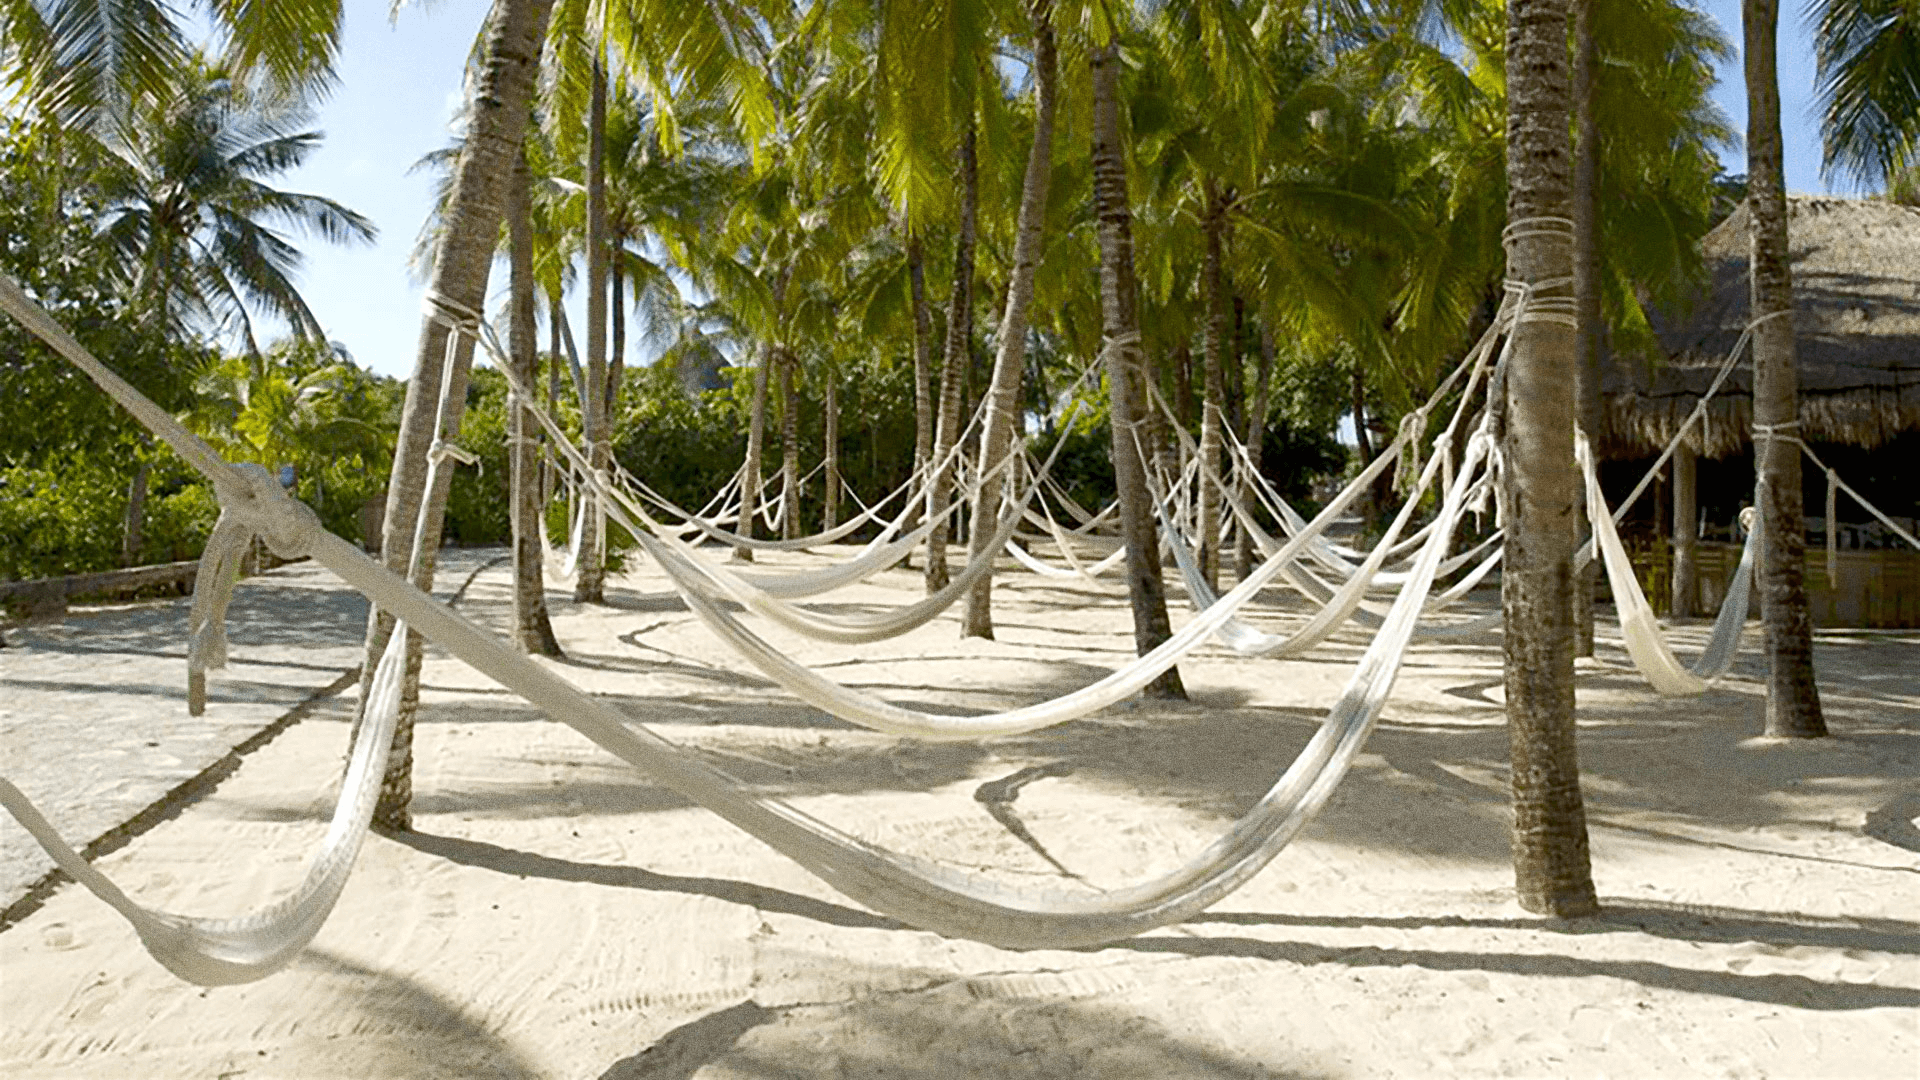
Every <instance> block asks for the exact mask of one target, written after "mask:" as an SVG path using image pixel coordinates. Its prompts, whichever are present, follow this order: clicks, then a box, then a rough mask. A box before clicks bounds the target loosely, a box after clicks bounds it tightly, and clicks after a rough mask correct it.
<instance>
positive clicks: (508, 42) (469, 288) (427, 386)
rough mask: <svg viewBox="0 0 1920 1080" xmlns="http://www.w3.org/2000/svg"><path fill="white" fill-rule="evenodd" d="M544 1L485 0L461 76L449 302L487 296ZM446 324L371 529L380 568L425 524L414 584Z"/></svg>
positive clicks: (391, 765) (411, 663) (456, 371)
mask: <svg viewBox="0 0 1920 1080" xmlns="http://www.w3.org/2000/svg"><path fill="white" fill-rule="evenodd" d="M552 2H553V0H495V3H494V7H493V10H492V12H491V13H490V14H489V15H488V18H487V23H486V25H485V27H484V28H483V29H482V31H481V43H480V48H479V49H478V50H477V51H478V53H479V62H478V64H477V65H476V69H475V75H474V77H473V79H472V80H471V81H470V83H469V86H470V91H469V99H468V106H467V121H466V123H467V130H466V138H465V140H464V141H463V143H462V145H461V148H460V154H459V157H458V159H457V161H456V163H455V165H454V170H453V183H452V186H451V188H450V190H449V193H448V198H447V204H446V210H445V212H444V214H443V227H442V228H441V230H440V234H439V237H438V239H437V241H436V244H435V254H434V258H433V269H432V271H431V273H430V275H429V278H428V288H429V291H430V295H434V296H438V297H441V298H443V301H444V302H445V303H446V304H448V305H451V306H453V308H454V310H455V311H471V312H477V311H479V310H481V306H482V305H483V304H484V303H485V301H486V289H487V276H488V273H489V271H490V270H491V269H492V266H493V253H494V249H495V247H496V245H497V243H498V240H499V235H500V222H501V220H502V218H503V215H504V212H505V205H506V201H507V189H508V181H509V179H510V178H511V177H512V175H513V171H514V161H515V160H516V158H518V156H519V154H520V146H521V140H522V137H523V136H524V135H525V133H526V129H527V126H528V118H529V116H530V114H531V109H530V106H531V104H532V98H533V84H534V77H535V75H536V73H537V71H538V64H539V57H540V43H541V41H542V40H543V39H544V37H545V35H546V25H547V17H548V15H549V14H550V12H551V9H552ZM448 333H449V330H448V327H447V325H446V323H445V322H443V321H442V320H441V319H440V318H438V317H428V318H426V319H424V320H423V321H422V323H421V327H420V344H419V349H418V351H417V352H416V353H415V357H414V370H413V376H412V378H411V379H409V380H408V382H407V398H406V403H405V405H404V406H403V407H402V411H401V415H400V436H399V442H398V445H397V447H396V449H395V452H394V460H393V471H392V475H391V476H390V477H389V480H388V484H387V510H386V519H385V523H384V527H383V530H382V536H381V555H382V558H383V559H384V560H385V562H386V565H387V568H388V569H389V570H392V571H394V572H395V573H406V572H407V562H408V555H409V553H410V551H411V550H412V546H413V537H414V530H415V525H416V523H417V522H418V523H420V524H423V525H424V529H423V530H422V531H421V535H422V537H423V545H424V546H423V550H422V552H421V555H422V558H421V560H420V564H419V568H418V572H417V574H416V575H415V577H414V583H415V584H416V585H418V586H420V587H421V588H426V589H430V588H432V586H433V574H434V566H435V562H436V560H437V557H438V555H439V548H440V529H441V524H442V522H443V520H444V518H445V513H446V502H447V487H448V485H449V484H450V483H451V482H452V476H451V472H450V471H443V472H442V473H441V474H440V480H439V482H438V483H437V484H436V485H435V489H434V490H433V491H431V492H429V491H427V490H426V481H427V453H428V449H429V447H430V446H431V445H432V443H433V441H434V439H435V438H436V437H437V436H444V437H447V438H452V437H453V436H454V435H455V433H457V432H458V430H459V421H460V416H459V414H460V412H461V411H462V409H463V407H464V404H465V399H466V394H465V390H466V382H467V369H468V365H469V364H470V363H471V362H472V359H473V344H472V342H471V341H470V340H469V341H466V342H464V343H462V344H460V345H459V346H458V348H457V349H456V351H455V354H454V358H453V359H454V362H453V363H452V364H451V365H449V366H448V367H449V370H446V371H445V372H444V375H445V378H446V379H447V381H448V386H447V391H448V400H449V402H450V404H451V409H450V411H451V413H452V415H451V416H449V417H448V418H447V426H446V428H445V429H444V430H443V429H442V428H441V427H440V417H439V416H438V404H439V400H440V396H441V394H440V391H441V380H442V374H443V372H442V360H443V358H444V357H445V356H446V352H447V335H448ZM393 628H394V623H393V620H392V619H391V618H390V617H387V616H384V615H382V614H381V613H379V612H377V611H376V612H375V613H374V614H372V615H371V616H370V617H369V619H368V627H367V652H366V656H365V658H364V661H363V664H362V669H361V688H362V693H361V700H362V701H364V700H366V697H367V695H366V689H367V687H368V685H369V684H370V682H371V680H372V678H373V672H374V669H375V668H376V667H377V666H378V665H379V663H380V656H381V654H382V653H383V652H384V651H385V650H386V646H387V639H388V638H389V637H391V636H392V634H393ZM420 660H421V639H420V636H419V634H417V633H412V632H410V633H409V634H408V639H407V664H406V677H405V680H404V685H403V689H402V693H401V703H400V720H399V723H398V725H397V727H396V728H395V731H394V743H393V750H392V753H391V755H390V756H389V758H388V764H387V772H386V775H385V777H383V779H382V783H381V789H380V799H379V802H378V804H377V805H376V807H375V810H374V822H375V824H377V825H378V826H379V827H381V828H384V829H391V830H405V829H407V828H408V827H409V824H410V822H411V820H412V816H411V810H410V805H409V804H410V803H411V801H412V795H413V715H414V713H415V711H416V710H417V709H418V707H419V700H420Z"/></svg>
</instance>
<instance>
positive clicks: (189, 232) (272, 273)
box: [99, 60, 375, 352]
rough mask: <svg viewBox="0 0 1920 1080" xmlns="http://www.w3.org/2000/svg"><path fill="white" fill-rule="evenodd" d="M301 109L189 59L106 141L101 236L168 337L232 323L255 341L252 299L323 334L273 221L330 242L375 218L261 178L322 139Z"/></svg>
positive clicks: (312, 333)
mask: <svg viewBox="0 0 1920 1080" xmlns="http://www.w3.org/2000/svg"><path fill="white" fill-rule="evenodd" d="M310 119H311V116H310V114H309V113H307V111H306V110H305V109H304V108H302V107H299V106H297V105H290V104H288V103H286V102H284V101H275V100H272V99H263V98H261V97H260V96H258V95H257V94H253V93H250V92H249V91H248V90H247V89H246V88H245V87H244V86H242V85H240V84H238V83H236V82H234V80H233V79H232V78H231V77H230V76H229V74H228V73H227V72H226V71H224V70H223V69H221V68H218V67H215V66H211V65H208V64H206V63H204V62H202V61H199V60H194V61H191V62H189V63H188V64H186V65H185V66H184V67H182V68H181V69H180V70H179V71H178V73H177V79H176V82H175V84H174V87H173V89H172V92H171V93H170V94H169V95H168V96H166V97H163V98H159V99H155V100H151V101H149V102H147V103H145V104H144V105H143V106H142V107H141V108H140V109H139V111H138V112H136V113H133V114H130V115H127V116H124V117H121V118H117V119H116V120H115V121H114V123H113V126H112V131H111V133H110V134H109V135H108V136H107V137H106V138H105V139H103V140H102V142H103V145H104V146H105V147H106V149H107V150H108V152H109V154H110V155H111V161H110V164H109V166H108V167H107V168H106V169H105V170H103V172H102V173H101V176H100V179H99V187H100V195H101V197H102V199H103V200H104V209H103V211H102V213H101V236H102V239H104V240H105V241H106V242H107V243H108V244H109V245H110V246H111V247H112V248H113V249H114V250H115V251H116V252H117V253H118V254H119V256H120V262H121V265H122V267H123V268H124V270H125V272H126V273H127V274H128V275H130V277H129V280H128V283H127V284H128V287H129V292H130V294H131V295H133V296H134V297H135V299H136V302H137V303H138V304H139V305H140V307H141V308H142V309H143V310H144V311H145V312H146V313H147V315H148V317H149V318H151V319H153V320H154V322H155V323H156V324H157V325H159V326H160V327H161V328H162V330H163V332H165V333H166V334H168V336H172V337H181V336H188V335H192V334H194V333H195V332H198V331H214V332H221V331H234V332H237V333H238V334H239V335H240V337H241V339H242V341H243V342H244V344H245V346H246V348H247V350H248V351H249V352H253V351H257V345H256V340H255V335H254V327H253V319H252V317H251V314H250V312H249V308H258V309H260V310H263V311H265V312H267V313H269V314H272V315H276V316H279V317H281V318H283V319H285V320H286V321H287V323H288V325H289V326H290V327H291V328H292V330H293V332H294V334H295V335H296V336H300V337H318V336H320V334H321V330H320V325H319V322H318V320H316V319H315V318H314V316H313V313H312V312H311V311H309V310H308V308H307V305H306V301H304V300H303V299H301V297H300V291H299V290H298V289H297V288H295V287H294V284H293V280H292V275H293V274H294V273H295V272H296V271H297V270H298V268H299V265H300V253H299V251H298V250H297V249H296V248H294V247H293V245H292V244H291V243H290V242H288V240H287V239H286V237H285V236H284V235H282V234H281V233H280V232H279V231H277V230H276V229H275V227H274V226H276V225H279V226H283V227H291V228H293V229H295V230H298V231H300V232H305V233H311V234H313V235H317V236H319V237H320V238H321V239H323V240H327V241H329V242H332V243H347V242H352V241H356V240H357V241H363V242H364V241H370V240H372V239H373V236H374V233H375V229H374V227H373V224H372V223H371V222H369V221H368V220H367V219H365V218H363V217H361V216H360V215H359V214H356V213H354V212H353V211H351V210H349V209H347V208H346V207H344V206H341V205H340V204H339V203H337V202H334V201H333V200H332V199H327V198H323V197H321V196H318V195H304V194H300V193H297V192H290V191H281V190H278V189H276V188H273V187H270V186H268V185H267V184H266V183H265V181H266V180H267V179H269V178H271V177H273V176H275V175H278V174H280V173H283V172H286V171H288V170H290V169H293V168H295V167H297V166H299V165H300V164H301V163H302V162H303V161H305V160H306V159H307V157H308V156H309V155H311V154H312V153H313V152H314V151H315V150H317V149H318V148H319V146H320V140H321V134H320V133H319V132H318V131H313V130H302V129H303V128H304V127H305V125H306V123H307V122H308V121H309V120H310Z"/></svg>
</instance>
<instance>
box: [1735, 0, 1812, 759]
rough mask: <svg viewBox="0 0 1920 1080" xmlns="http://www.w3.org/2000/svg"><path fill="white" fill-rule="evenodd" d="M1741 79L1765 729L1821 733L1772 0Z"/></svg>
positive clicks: (1754, 1)
mask: <svg viewBox="0 0 1920 1080" xmlns="http://www.w3.org/2000/svg"><path fill="white" fill-rule="evenodd" d="M1740 10H1741V23H1742V27H1743V29H1744V31H1745V35H1746V49H1745V50H1744V57H1745V60H1746V75H1747V210H1748V213H1749V220H1750V222H1751V228H1752V232H1751V234H1750V235H1751V249H1750V250H1751V252H1752V254H1751V257H1750V259H1749V262H1748V267H1749V268H1750V273H1751V274H1752V304H1751V307H1750V309H1749V310H1751V311H1752V312H1753V318H1754V323H1755V325H1754V332H1753V429H1754V436H1753V448H1754V455H1753V457H1754V471H1755V473H1756V474H1757V475H1756V477H1755V483H1754V496H1753V498H1754V503H1755V505H1757V506H1758V507H1760V513H1761V517H1762V520H1761V523H1760V528H1761V529H1762V531H1763V535H1764V536H1765V537H1766V546H1765V548H1764V551H1763V554H1762V558H1761V562H1760V568H1759V584H1760V596H1761V618H1762V619H1763V620H1764V621H1765V623H1766V628H1767V664H1768V672H1769V675H1768V680H1767V734H1768V735H1773V736H1785V737H1792V738H1815V737H1819V736H1822V735H1825V734H1826V733H1827V724H1826V720H1825V718H1824V716H1823V715H1822V712H1821V708H1820V688H1819V686H1818V685H1817V684H1816V683H1815V682H1814V676H1813V618H1812V616H1811V614H1810V613H1809V611H1808V609H1807V585H1806V580H1805V566H1804V562H1805V555H1806V544H1807V533H1806V521H1805V517H1804V507H1803V506H1802V502H1801V493H1800V450H1799V441H1798V437H1797V433H1796V431H1795V425H1797V424H1798V423H1799V413H1800V405H1799V373H1798V371H1797V369H1796V366H1795V362H1794V348H1793V336H1794V331H1793V318H1792V316H1791V315H1786V316H1785V317H1781V318H1769V316H1773V315H1781V314H1782V313H1786V312H1791V311H1792V310H1793V273H1792V267H1791V265H1790V262H1789V256H1788V249H1787V188H1786V174H1785V171H1784V166H1783V164H1782V158H1781V143H1780V82H1779V76H1778V74H1777V72H1776V69H1775V58H1774V47H1775V36H1776V30H1777V23H1778V21H1779V17H1780V5H1779V0H1742V5H1741V9H1740Z"/></svg>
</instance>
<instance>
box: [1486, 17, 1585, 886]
mask: <svg viewBox="0 0 1920 1080" xmlns="http://www.w3.org/2000/svg"><path fill="white" fill-rule="evenodd" d="M1506 53H1507V63H1506V72H1507V117H1508V120H1507V185H1508V186H1507V218H1508V221H1509V223H1510V224H1509V228H1510V229H1512V232H1513V235H1512V238H1511V240H1510V241H1509V243H1508V262H1507V274H1508V276H1509V277H1511V278H1513V279H1515V280H1517V281H1519V282H1521V283H1522V284H1523V285H1525V286H1526V287H1527V288H1529V289H1530V290H1532V297H1533V298H1534V299H1536V300H1538V299H1540V298H1543V297H1556V296H1557V297H1565V296H1566V295H1567V293H1568V292H1569V291H1570V288H1569V285H1568V284H1567V283H1566V282H1567V279H1568V278H1569V276H1570V275H1571V272H1572V269H1573V266H1572V237H1571V236H1570V235H1567V234H1564V233H1559V232H1557V231H1556V230H1554V229H1552V228H1551V227H1550V226H1551V221H1552V219H1560V220H1564V219H1565V218H1566V217H1567V215H1568V210H1569V202H1570V199H1571V195H1572V191H1571V187H1572V184H1571V181H1572V175H1571V174H1572V167H1573V155H1572V148H1571V146H1570V145H1569V142H1568V133H1567V128H1568V115H1567V114H1568V108H1567V105H1568V102H1567V89H1568V88H1567V79H1568V70H1567V69H1568V57H1567V0H1510V2H1509V3H1508V5H1507V37H1506ZM1562 302H1563V303H1564V302H1565V301H1564V300H1563V301H1562ZM1575 348H1576V342H1575V337H1574V331H1573V329H1572V328H1571V327H1568V326H1566V325H1564V324H1561V323H1558V322H1553V321H1548V320H1527V321H1522V322H1520V323H1519V324H1518V325H1516V326H1515V327H1514V329H1513V337H1512V342H1511V353H1510V358H1509V360H1508V362H1507V374H1506V386H1505V390H1506V427H1507V430H1506V433H1505V447H1504V450H1503V453H1504V457H1505V461H1506V467H1505V472H1504V475H1503V480H1502V482H1503V483H1504V485H1505V488H1506V491H1505V502H1506V513H1507V516H1506V529H1507V546H1506V556H1505V560H1504V565H1503V567H1502V578H1501V604H1502V607H1503V609H1504V610H1505V613H1506V631H1505V633H1504V635H1503V636H1502V640H1503V643H1504V645H1505V651H1506V692H1507V730H1508V734H1509V745H1510V747H1511V751H1512V756H1513V764H1512V781H1511V782H1512V791H1513V831H1512V843H1513V864H1514V877H1515V883H1516V886H1517V891H1518V896H1519V901H1520V906H1522V907H1524V908H1526V909H1527V910H1528V911H1534V912H1539V913H1542V914H1550V915H1555V916H1560V917H1568V916H1576V915H1586V914H1591V913H1592V912H1594V911H1595V910H1597V909H1598V906H1599V905H1598V902H1597V901H1596V899H1595V897H1594V889H1593V874H1592V869H1591V865H1590V861H1589V858H1588V853H1587V828H1586V815H1585V810H1584V807H1583V805H1582V802H1581V797H1580V763H1579V756H1578V753H1577V751H1576V749H1575V742H1574V703H1573V626H1572V604H1571V595H1570V593H1571V584H1572V570H1573V549H1574V531H1573V503H1574V495H1575V485H1574V465H1573V419H1574V417H1573V387H1572V383H1571V380H1569V379H1568V378H1567V377H1566V371H1567V369H1568V368H1569V367H1570V366H1571V365H1572V364H1573V362H1574V361H1575Z"/></svg>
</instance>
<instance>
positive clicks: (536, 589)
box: [507, 155, 560, 656]
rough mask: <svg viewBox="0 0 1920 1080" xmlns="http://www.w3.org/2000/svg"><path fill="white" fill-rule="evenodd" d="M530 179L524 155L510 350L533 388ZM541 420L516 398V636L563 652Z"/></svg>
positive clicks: (512, 428) (510, 213) (515, 224)
mask: <svg viewBox="0 0 1920 1080" xmlns="http://www.w3.org/2000/svg"><path fill="white" fill-rule="evenodd" d="M532 180H533V178H532V174H531V173H530V172H529V171H528V169H527V162H526V157H525V156H524V155H522V156H521V157H520V158H518V159H517V160H516V161H515V163H514V170H513V188H512V192H511V194H510V196H509V199H508V206H507V248H508V255H507V265H508V294H509V304H510V308H509V311H508V317H507V352H508V354H509V355H508V358H509V360H510V361H511V363H512V364H513V373H514V378H515V381H517V382H518V383H519V384H520V385H521V386H524V387H527V388H528V389H529V390H532V389H533V388H534V386H535V385H537V384H536V383H535V381H534V379H535V374H536V371H535V369H536V367H537V364H536V360H535V353H536V338H537V337H538V329H537V328H536V327H535V325H534V321H535V317H536V316H535V308H534V280H533V198H532V191H531V187H530V185H531V184H532ZM538 426H539V425H538V423H537V422H536V421H535V420H534V418H533V412H532V410H531V409H529V408H527V405H526V402H523V401H520V400H518V398H515V401H514V408H513V412H512V415H511V416H510V417H509V419H508V429H507V439H508V441H507V449H508V451H509V458H510V459H511V464H512V476H511V477H510V480H509V483H510V485H511V487H512V500H511V501H510V502H509V504H508V506H509V509H510V510H511V514H510V518H511V521H512V525H513V637H514V642H515V643H516V644H518V645H519V646H520V649H521V651H523V652H528V653H538V654H539V655H541V656H559V655H560V641H559V639H558V638H556V637H554V634H553V621H552V620H551V619H549V618H548V616H547V583H546V566H545V564H546V549H545V548H544V547H543V546H542V545H541V543H540V530H541V528H543V525H542V523H541V521H540V508H541V506H543V505H544V503H543V502H542V501H541V498H540V448H539V445H538V442H537V440H536V439H535V438H534V431H535V429H536V428H537V427H538Z"/></svg>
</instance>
